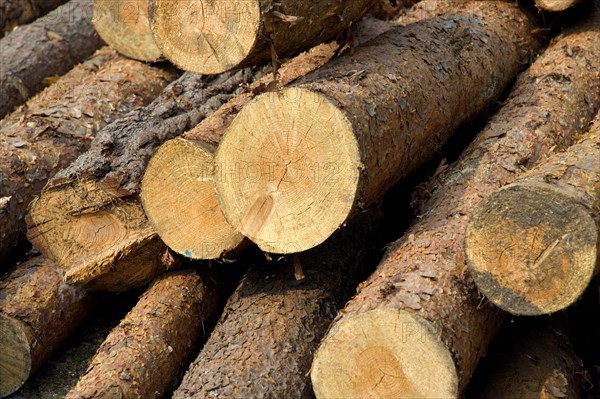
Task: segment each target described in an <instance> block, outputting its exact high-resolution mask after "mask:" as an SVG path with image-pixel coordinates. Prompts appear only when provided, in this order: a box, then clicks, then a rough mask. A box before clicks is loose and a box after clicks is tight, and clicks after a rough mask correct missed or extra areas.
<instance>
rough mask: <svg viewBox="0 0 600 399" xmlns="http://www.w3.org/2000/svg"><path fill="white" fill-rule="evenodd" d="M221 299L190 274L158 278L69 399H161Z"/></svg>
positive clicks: (112, 334)
mask: <svg viewBox="0 0 600 399" xmlns="http://www.w3.org/2000/svg"><path fill="white" fill-rule="evenodd" d="M218 303H219V299H218V292H217V289H216V286H215V285H214V283H213V282H212V281H210V279H208V278H204V277H202V276H200V275H199V274H198V273H196V272H195V271H192V270H187V271H180V272H171V273H167V274H165V275H163V276H161V277H159V278H158V279H157V280H156V281H155V282H154V283H153V284H152V286H151V287H150V288H149V289H148V290H147V291H146V293H145V294H144V295H143V296H142V297H141V298H140V300H139V302H138V303H137V305H135V307H134V308H133V309H132V310H131V311H130V312H129V313H128V314H127V316H125V318H124V319H123V320H122V321H121V323H120V324H119V325H118V326H117V327H115V328H114V329H113V330H112V331H111V332H110V334H109V335H108V337H107V338H106V340H105V341H104V343H103V344H102V345H101V346H100V348H99V349H98V351H97V352H96V355H95V356H94V358H93V359H92V361H91V362H90V365H89V367H88V369H87V372H86V373H85V374H84V375H83V376H82V377H81V378H80V379H79V381H78V382H77V385H76V386H75V387H74V388H73V389H72V390H71V391H70V392H69V393H68V394H67V396H66V398H68V399H92V398H128V399H136V398H137V399H146V398H156V399H159V398H162V397H164V396H165V394H166V393H167V392H168V390H169V388H172V385H173V384H174V382H175V379H176V378H177V376H178V374H179V373H180V368H181V367H182V365H183V364H185V361H186V359H189V357H190V354H191V353H194V351H195V350H196V349H197V347H198V346H199V345H200V343H201V342H202V340H203V339H204V337H205V336H206V335H207V333H208V332H207V331H206V329H205V326H206V325H207V324H210V322H211V320H212V319H214V318H215V317H216V314H217V311H218V309H219V307H218Z"/></svg>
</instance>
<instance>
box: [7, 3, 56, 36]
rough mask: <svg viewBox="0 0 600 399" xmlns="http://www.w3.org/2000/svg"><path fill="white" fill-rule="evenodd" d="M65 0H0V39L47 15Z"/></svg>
mask: <svg viewBox="0 0 600 399" xmlns="http://www.w3.org/2000/svg"><path fill="white" fill-rule="evenodd" d="M66 2H67V0H0V38H1V37H2V36H4V33H5V32H9V31H11V30H13V29H14V27H15V26H18V25H23V24H26V23H28V22H31V21H33V20H34V19H36V18H38V17H41V16H42V15H45V14H47V13H48V12H50V11H52V10H54V9H55V8H56V7H58V6H60V5H62V4H64V3H66Z"/></svg>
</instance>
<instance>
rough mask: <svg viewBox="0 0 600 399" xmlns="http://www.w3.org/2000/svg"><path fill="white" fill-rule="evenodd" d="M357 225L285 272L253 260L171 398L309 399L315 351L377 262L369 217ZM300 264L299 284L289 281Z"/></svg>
mask: <svg viewBox="0 0 600 399" xmlns="http://www.w3.org/2000/svg"><path fill="white" fill-rule="evenodd" d="M359 219H360V220H358V221H353V222H352V223H351V224H350V225H349V226H348V228H347V229H344V230H343V231H340V232H339V233H338V234H336V235H335V236H334V237H332V238H331V240H329V241H327V242H326V243H325V244H323V245H322V246H321V247H319V248H315V249H313V250H311V251H307V252H305V253H303V254H300V255H298V257H297V258H295V259H294V260H293V261H292V258H289V259H288V260H287V262H288V263H287V264H286V265H285V266H278V267H274V265H273V264H269V263H268V262H266V261H265V260H264V259H263V260H262V261H261V260H257V261H256V263H255V264H254V265H252V266H251V268H250V270H249V271H248V272H247V274H246V275H245V277H244V278H243V279H242V282H241V283H240V285H239V286H238V288H237V289H236V291H235V292H234V294H233V295H232V296H231V297H230V299H229V301H228V302H227V305H226V306H225V310H224V312H223V314H222V316H221V319H220V320H219V322H218V323H217V326H216V327H215V329H214V331H213V333H212V334H211V336H210V338H209V340H208V341H207V343H206V344H205V345H204V347H203V349H202V351H201V352H200V354H199V355H198V357H197V359H196V360H195V361H194V363H193V364H192V365H191V366H190V369H189V370H188V372H187V373H186V375H185V376H184V379H183V382H182V383H181V385H180V386H179V388H178V389H177V390H176V391H175V393H174V395H173V397H174V398H176V399H184V398H190V397H193V398H223V397H231V398H311V397H313V395H312V389H311V385H310V379H309V377H308V371H309V369H310V364H311V361H312V356H313V353H314V351H315V349H316V347H317V345H318V343H319V341H320V340H321V337H323V335H324V334H325V332H326V331H327V327H328V326H329V323H330V322H331V320H333V318H334V317H335V315H336V312H337V310H338V309H339V308H340V307H341V306H342V305H343V303H344V302H345V301H346V300H347V299H348V298H349V297H350V295H351V294H352V292H353V291H354V288H355V287H356V284H357V283H358V281H360V280H361V279H362V278H363V277H364V275H365V274H366V273H368V269H369V268H370V267H372V266H373V265H374V263H376V262H377V256H378V253H379V248H380V244H381V242H380V241H381V236H380V234H379V233H378V230H377V225H376V222H374V221H373V220H374V219H371V217H370V215H368V214H367V213H364V214H363V215H361V217H360V218H359ZM378 244H379V245H378ZM261 257H262V256H261ZM297 262H299V263H300V265H301V267H302V269H303V273H304V279H303V280H301V281H298V280H296V277H294V275H295V272H294V268H295V265H296V263H297Z"/></svg>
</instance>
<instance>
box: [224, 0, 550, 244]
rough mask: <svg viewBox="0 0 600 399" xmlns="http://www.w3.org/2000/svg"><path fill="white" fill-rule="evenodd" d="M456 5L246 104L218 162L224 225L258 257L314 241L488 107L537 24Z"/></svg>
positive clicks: (493, 6) (490, 6) (499, 7)
mask: <svg viewBox="0 0 600 399" xmlns="http://www.w3.org/2000/svg"><path fill="white" fill-rule="evenodd" d="M461 4H463V5H464V7H463V11H462V12H456V13H454V14H446V15H441V16H439V17H437V18H433V19H429V20H426V21H425V20H424V21H419V22H416V23H414V24H411V25H408V26H405V27H400V28H395V29H392V30H390V31H388V32H386V33H384V34H383V35H381V36H379V37H377V38H375V39H373V40H371V41H369V42H368V43H366V44H365V45H363V46H361V47H359V48H357V49H356V50H355V52H354V54H353V55H352V56H347V57H340V58H338V59H336V60H334V61H333V62H331V63H329V64H328V65H326V66H325V67H323V68H321V69H320V70H318V71H316V72H314V73H312V74H310V75H308V76H307V77H306V78H304V79H302V80H301V81H300V82H299V83H296V84H294V85H292V86H291V87H288V88H286V89H284V90H281V91H277V92H271V93H267V94H264V95H262V96H260V97H258V98H256V99H255V100H254V101H252V102H250V103H249V104H248V105H247V106H246V107H244V109H243V110H242V111H241V112H240V113H239V115H238V116H237V117H236V118H235V120H234V121H233V122H232V123H231V125H230V126H229V128H228V130H227V132H226V134H225V136H224V137H223V140H222V142H221V144H220V146H219V148H218V150H217V155H216V157H215V162H216V165H217V167H216V173H215V184H216V187H217V193H218V196H219V202H220V204H221V209H222V211H223V214H224V215H225V218H226V219H227V220H228V221H229V223H230V224H231V225H232V226H233V227H235V228H236V229H238V230H239V231H241V232H242V233H243V234H244V235H245V236H246V237H248V238H250V239H251V240H252V241H254V242H255V243H256V244H258V246H259V247H260V248H261V249H263V250H264V251H266V252H274V253H291V252H300V251H303V250H307V249H309V248H312V247H314V246H316V245H319V244H320V243H322V242H323V241H324V240H325V239H326V238H327V237H329V236H330V235H331V234H332V233H333V232H334V231H335V230H336V229H338V228H339V227H340V226H342V225H343V223H344V222H345V221H346V220H347V219H349V218H351V217H352V216H353V215H354V214H356V213H358V212H360V210H361V208H362V207H365V206H368V205H369V204H373V203H377V202H379V201H380V200H381V199H382V197H383V195H384V194H385V192H386V191H387V190H388V189H389V188H391V187H392V186H393V185H394V184H396V183H398V182H399V181H400V180H401V179H402V178H404V177H406V176H407V175H408V174H409V173H410V172H411V171H414V170H415V169H416V168H417V167H419V166H420V165H422V164H423V163H424V162H425V161H427V160H429V159H431V158H433V157H434V155H435V154H436V153H438V152H439V151H440V149H441V147H442V146H443V144H444V143H445V142H446V141H447V140H448V138H450V137H451V136H452V134H453V132H454V130H455V129H456V128H457V127H459V126H460V125H461V124H463V123H465V122H468V121H470V120H471V119H473V118H474V117H475V116H477V115H479V114H480V113H481V112H483V111H485V110H486V109H487V108H488V107H490V106H492V105H493V104H494V102H495V101H496V99H497V98H498V96H499V95H500V94H501V93H502V91H503V90H504V88H505V87H506V85H508V84H509V83H510V82H511V80H512V79H513V78H514V76H515V75H516V73H517V71H518V70H519V68H520V67H521V65H522V64H523V63H526V62H527V59H528V57H531V55H532V54H533V53H535V52H536V50H537V48H538V47H539V41H538V40H537V39H536V38H535V35H532V33H531V31H532V30H533V29H534V27H535V26H536V25H535V24H534V23H533V22H532V21H530V20H529V19H528V17H527V16H526V15H525V14H524V13H523V12H522V11H520V10H519V9H518V7H515V6H514V5H509V4H507V3H505V2H485V3H478V2H466V3H464V2H459V3H449V5H450V8H451V7H452V5H454V7H455V9H457V8H460V7H461ZM473 43H477V45H474V44H473ZM250 127H252V128H250ZM316 220H318V221H319V222H318V223H314V221H316Z"/></svg>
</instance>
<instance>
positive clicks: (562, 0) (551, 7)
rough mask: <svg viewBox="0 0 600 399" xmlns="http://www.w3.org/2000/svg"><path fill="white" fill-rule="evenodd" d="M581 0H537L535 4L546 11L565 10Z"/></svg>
mask: <svg viewBox="0 0 600 399" xmlns="http://www.w3.org/2000/svg"><path fill="white" fill-rule="evenodd" d="M578 2H579V0H535V5H536V6H537V7H538V8H539V9H541V10H545V11H564V10H566V9H567V8H569V7H572V6H573V5H575V4H576V3H578Z"/></svg>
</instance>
